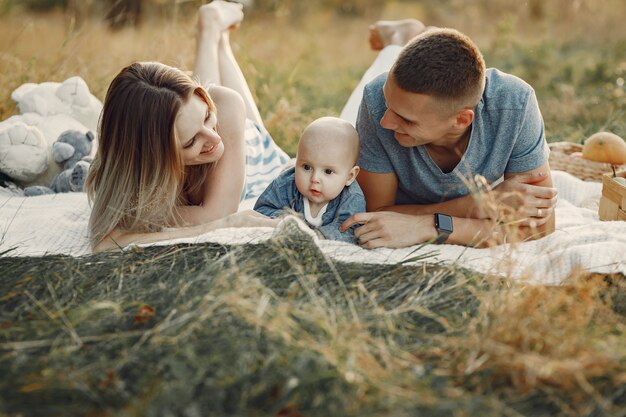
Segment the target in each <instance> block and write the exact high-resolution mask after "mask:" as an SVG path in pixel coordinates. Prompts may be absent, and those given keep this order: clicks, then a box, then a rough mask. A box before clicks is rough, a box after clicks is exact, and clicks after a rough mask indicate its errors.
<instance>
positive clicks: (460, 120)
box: [456, 109, 474, 129]
mask: <svg viewBox="0 0 626 417" xmlns="http://www.w3.org/2000/svg"><path fill="white" fill-rule="evenodd" d="M473 121H474V110H472V109H463V110H461V111H460V112H458V113H457V114H456V124H457V126H458V127H460V128H463V129H465V128H466V127H468V126H469V125H471V124H472V122H473Z"/></svg>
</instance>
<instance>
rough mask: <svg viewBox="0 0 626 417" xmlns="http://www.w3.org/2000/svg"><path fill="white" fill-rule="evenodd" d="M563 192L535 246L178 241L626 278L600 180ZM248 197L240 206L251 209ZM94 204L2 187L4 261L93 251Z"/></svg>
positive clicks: (619, 235) (625, 246)
mask: <svg viewBox="0 0 626 417" xmlns="http://www.w3.org/2000/svg"><path fill="white" fill-rule="evenodd" d="M553 180H554V183H555V186H556V188H557V189H558V191H559V200H558V203H557V206H556V231H555V232H554V233H552V234H551V235H549V236H546V237H544V238H542V239H538V240H536V241H532V242H525V243H519V244H515V245H511V244H505V245H500V246H497V247H494V248H489V249H474V248H467V247H464V246H457V245H421V246H413V247H408V248H403V249H387V248H380V249H374V250H369V249H363V248H361V247H359V246H356V245H351V244H348V243H344V242H335V241H329V240H323V239H318V238H317V237H316V235H315V234H314V233H313V232H312V231H311V230H310V229H309V228H308V227H307V226H306V225H305V224H304V223H302V222H301V221H300V220H299V219H297V218H295V217H287V218H285V219H284V220H283V221H282V222H281V223H280V224H279V226H278V227H277V228H275V229H274V228H267V227H255V228H238V229H235V228H229V229H220V230H215V231H212V232H209V233H206V234H203V235H200V236H197V237H193V238H185V239H177V240H170V241H164V242H160V243H157V245H165V244H174V243H196V242H216V243H221V244H225V245H233V244H244V243H258V242H262V241H264V240H267V239H280V238H284V236H285V235H294V234H295V235H297V236H296V237H297V238H298V239H300V241H304V242H308V244H311V245H315V246H317V247H318V248H319V249H320V251H321V253H322V254H324V255H325V256H327V257H328V258H329V259H330V260H336V261H347V262H362V263H383V264H385V263H389V264H394V263H405V262H407V260H410V259H411V258H415V257H420V256H421V255H428V256H427V258H426V259H425V260H420V261H413V262H408V264H411V263H414V264H415V263H421V262H431V263H433V262H443V263H454V262H456V263H457V264H458V265H460V266H463V267H465V268H469V269H473V270H475V271H477V272H480V273H488V274H505V275H507V276H509V277H512V278H516V279H524V280H530V281H532V282H538V283H545V284H558V283H561V282H562V281H563V280H564V279H565V278H567V277H568V276H569V275H570V273H571V272H572V271H573V270H575V269H577V268H584V269H585V270H587V271H591V272H598V273H605V274H606V273H615V272H621V273H623V274H626V222H622V221H613V222H602V221H599V220H598V214H597V212H598V209H597V208H598V202H599V197H600V194H601V187H602V186H601V184H600V183H590V182H584V181H581V180H579V179H578V178H576V177H574V176H572V175H570V174H567V173H565V172H560V171H553ZM253 204H254V200H246V201H244V202H243V204H242V205H241V208H240V209H242V210H243V209H250V208H251V207H252V206H253ZM88 219H89V204H88V202H87V197H86V195H85V194H84V193H68V194H53V195H44V196H39V197H29V198H25V197H21V196H19V195H16V193H14V192H11V191H10V190H7V189H2V188H0V256H20V257H23V256H43V255H53V254H65V255H70V256H85V255H89V254H90V248H89V241H88V232H87V223H88Z"/></svg>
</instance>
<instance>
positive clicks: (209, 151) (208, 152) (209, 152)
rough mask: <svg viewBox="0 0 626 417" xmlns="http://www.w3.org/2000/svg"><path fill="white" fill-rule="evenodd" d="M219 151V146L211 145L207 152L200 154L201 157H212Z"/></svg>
mask: <svg viewBox="0 0 626 417" xmlns="http://www.w3.org/2000/svg"><path fill="white" fill-rule="evenodd" d="M216 149H217V145H211V147H210V148H209V149H207V150H205V151H202V152H200V155H211V154H212V153H213V152H215V150H216Z"/></svg>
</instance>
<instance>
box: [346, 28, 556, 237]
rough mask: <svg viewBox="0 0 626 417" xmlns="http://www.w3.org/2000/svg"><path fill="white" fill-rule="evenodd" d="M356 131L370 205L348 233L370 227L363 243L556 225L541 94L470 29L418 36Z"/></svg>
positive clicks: (378, 85)
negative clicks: (496, 62)
mask: <svg viewBox="0 0 626 417" xmlns="http://www.w3.org/2000/svg"><path fill="white" fill-rule="evenodd" d="M386 29H387V30H388V29H389V28H388V27H386ZM356 127H357V130H358V133H359V136H360V139H361V147H360V156H359V165H360V167H361V172H360V174H359V176H358V178H357V181H358V182H359V185H360V186H361V188H362V189H363V192H364V194H365V199H366V202H367V210H368V212H367V213H358V214H355V215H353V216H351V217H350V218H349V219H348V220H346V221H345V222H344V223H343V224H342V228H348V227H351V226H353V225H354V224H361V226H360V227H358V228H357V229H356V230H355V236H356V237H358V239H359V243H360V244H361V245H362V246H364V247H366V248H375V247H380V246H386V247H404V246H409V245H414V244H418V243H422V242H428V241H435V242H437V243H444V242H445V243H452V244H460V245H471V246H483V245H489V244H494V243H496V244H497V243H503V242H505V241H511V240H513V239H515V240H518V239H529V238H530V239H535V238H537V237H540V236H543V235H545V234H548V233H551V232H552V231H553V230H554V205H555V203H556V190H555V189H554V188H553V187H552V179H551V176H550V167H549V165H548V152H549V151H548V147H547V143H546V141H545V132H544V126H543V119H542V117H541V113H540V111H539V107H538V105H537V99H536V97H535V94H534V91H533V89H532V88H531V87H530V86H529V85H528V84H526V83H525V82H524V81H522V80H520V79H519V78H516V77H514V76H512V75H508V74H504V73H502V72H500V71H498V70H495V69H489V70H486V69H485V63H484V60H483V58H482V55H481V53H480V51H479V50H478V48H477V47H476V45H475V44H474V43H473V42H472V41H471V40H470V39H469V38H468V37H467V36H465V35H463V34H462V33H460V32H458V31H456V30H453V29H437V28H433V29H429V30H426V31H423V32H422V33H421V34H419V35H418V36H417V37H415V38H414V39H413V40H412V41H410V42H409V43H408V44H407V45H406V46H405V47H404V48H403V49H402V51H401V52H400V55H399V56H398V58H397V60H396V61H395V63H394V64H393V66H392V68H391V70H390V72H389V73H388V74H382V75H380V76H378V77H377V78H375V79H374V80H373V81H371V82H370V83H369V84H367V85H366V86H365V89H364V91H363V98H362V100H361V105H360V108H359V113H358V117H357V122H356Z"/></svg>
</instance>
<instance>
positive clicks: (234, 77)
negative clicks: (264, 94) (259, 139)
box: [218, 32, 263, 126]
mask: <svg viewBox="0 0 626 417" xmlns="http://www.w3.org/2000/svg"><path fill="white" fill-rule="evenodd" d="M218 54H219V65H220V74H221V76H222V85H223V86H225V87H228V88H232V89H233V90H235V91H236V92H238V93H239V95H241V97H242V98H243V101H244V103H245V104H246V115H247V116H248V119H251V120H253V121H255V122H257V123H258V124H259V125H261V126H263V120H262V119H261V113H259V109H258V107H257V105H256V102H255V101H254V96H253V95H252V92H251V91H250V87H249V86H248V82H247V81H246V78H245V77H244V75H243V72H241V68H240V67H239V64H238V63H237V60H236V59H235V55H233V51H232V49H231V47H230V40H229V32H223V33H222V38H221V39H220V43H219V46H218Z"/></svg>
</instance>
